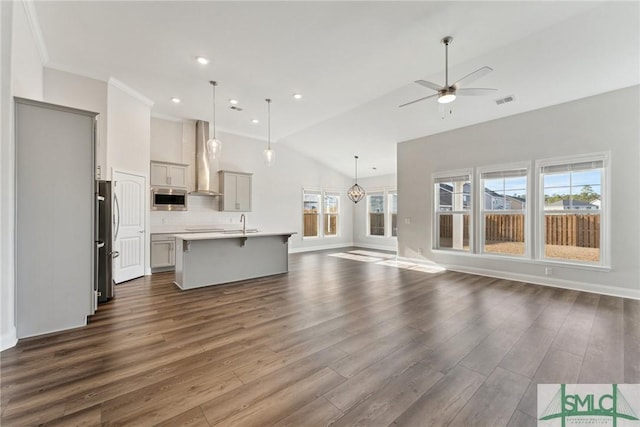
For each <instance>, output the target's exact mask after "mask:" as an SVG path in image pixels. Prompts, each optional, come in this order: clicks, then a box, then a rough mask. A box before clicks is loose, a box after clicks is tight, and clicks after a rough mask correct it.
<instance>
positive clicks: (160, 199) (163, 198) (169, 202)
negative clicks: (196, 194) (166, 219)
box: [151, 188, 187, 211]
mask: <svg viewBox="0 0 640 427" xmlns="http://www.w3.org/2000/svg"><path fill="white" fill-rule="evenodd" d="M151 210H152V211H186V210H187V190H180V189H176V188H152V189H151Z"/></svg>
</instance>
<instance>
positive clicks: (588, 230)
mask: <svg viewBox="0 0 640 427" xmlns="http://www.w3.org/2000/svg"><path fill="white" fill-rule="evenodd" d="M604 160H605V159H604V157H603V156H600V157H599V158H592V159H588V160H587V161H585V160H577V161H574V162H567V161H564V162H562V163H559V162H555V163H551V162H544V163H541V166H540V169H539V171H540V183H541V187H542V188H541V199H542V200H541V203H540V205H541V206H542V207H543V209H542V210H541V215H540V225H539V231H540V233H541V236H540V242H541V246H542V250H541V252H542V253H541V254H540V255H541V256H542V257H543V258H546V259H552V260H558V261H571V262H580V263H596V264H602V263H603V254H602V252H601V251H602V246H601V242H602V240H603V239H602V238H603V230H604V227H603V225H604V224H603V218H602V212H603V209H604V208H605V203H604V200H605V199H604V197H603V196H604V194H603V189H604V185H603V180H604V172H605V161H604Z"/></svg>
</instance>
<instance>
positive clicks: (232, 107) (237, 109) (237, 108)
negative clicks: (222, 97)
mask: <svg viewBox="0 0 640 427" xmlns="http://www.w3.org/2000/svg"><path fill="white" fill-rule="evenodd" d="M229 108H231V109H232V110H235V111H242V108H240V107H236V106H235V105H232V106H230V107H229Z"/></svg>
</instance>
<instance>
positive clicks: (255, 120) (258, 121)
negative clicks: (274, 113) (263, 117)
mask: <svg viewBox="0 0 640 427" xmlns="http://www.w3.org/2000/svg"><path fill="white" fill-rule="evenodd" d="M251 123H253V124H256V123H260V120H258V119H251Z"/></svg>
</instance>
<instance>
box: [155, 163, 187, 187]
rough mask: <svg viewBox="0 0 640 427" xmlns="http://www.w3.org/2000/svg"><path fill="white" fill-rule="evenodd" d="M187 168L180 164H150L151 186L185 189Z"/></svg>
mask: <svg viewBox="0 0 640 427" xmlns="http://www.w3.org/2000/svg"><path fill="white" fill-rule="evenodd" d="M187 167H188V165H183V164H181V163H170V162H156V161H152V162H151V186H152V187H169V188H187Z"/></svg>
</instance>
